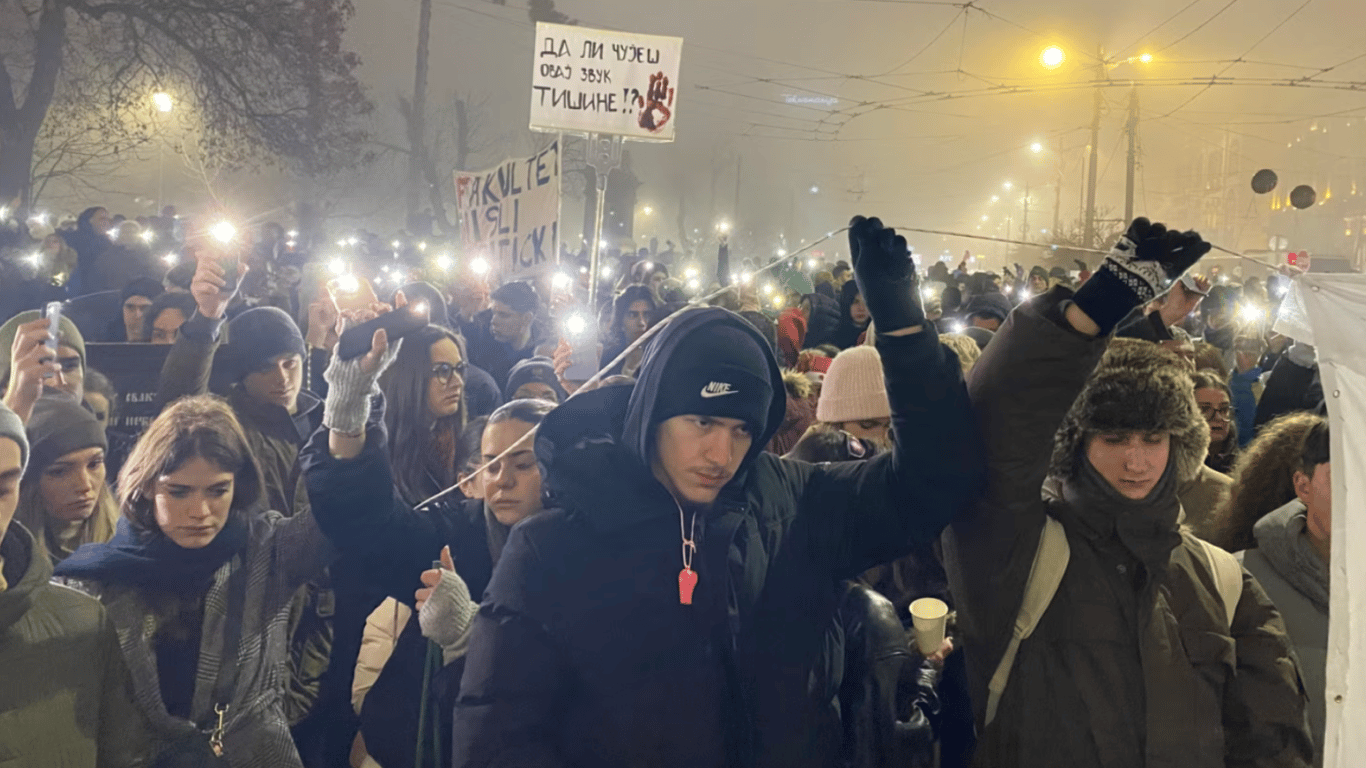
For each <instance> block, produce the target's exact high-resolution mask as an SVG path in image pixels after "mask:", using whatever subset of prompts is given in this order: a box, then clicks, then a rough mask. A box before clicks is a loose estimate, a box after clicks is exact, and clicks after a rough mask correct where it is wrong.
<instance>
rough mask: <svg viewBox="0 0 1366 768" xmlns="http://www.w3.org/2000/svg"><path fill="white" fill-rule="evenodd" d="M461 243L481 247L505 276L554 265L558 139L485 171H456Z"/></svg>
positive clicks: (537, 271) (521, 275)
mask: <svg viewBox="0 0 1366 768" xmlns="http://www.w3.org/2000/svg"><path fill="white" fill-rule="evenodd" d="M455 196H456V207H457V208H458V210H459V213H460V236H461V240H462V241H463V243H464V245H465V248H466V249H467V250H469V251H471V252H478V251H482V252H483V253H484V255H485V256H486V258H488V259H489V260H490V262H492V263H493V264H494V265H495V266H496V267H497V269H498V270H499V272H500V274H501V275H502V277H503V279H504V280H509V279H515V278H524V277H535V276H537V275H540V274H543V273H545V272H547V271H549V270H551V269H553V268H554V267H555V264H556V263H557V261H558V259H559V252H560V142H559V140H558V139H557V140H555V141H553V142H551V143H550V145H549V146H547V147H546V148H545V149H543V150H541V151H540V152H537V153H536V154H534V155H532V156H531V157H528V158H524V159H523V158H515V159H508V160H504V161H503V162H502V163H499V164H498V166H497V167H495V168H491V169H489V170H487V171H481V172H478V173H471V172H468V171H456V172H455Z"/></svg>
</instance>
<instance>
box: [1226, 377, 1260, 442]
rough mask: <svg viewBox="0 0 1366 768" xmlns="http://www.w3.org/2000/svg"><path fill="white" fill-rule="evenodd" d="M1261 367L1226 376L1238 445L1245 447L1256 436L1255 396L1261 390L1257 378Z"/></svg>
mask: <svg viewBox="0 0 1366 768" xmlns="http://www.w3.org/2000/svg"><path fill="white" fill-rule="evenodd" d="M1261 376H1262V369H1261V368H1257V367H1255V366H1254V367H1252V368H1249V369H1248V370H1246V371H1243V372H1241V373H1240V372H1238V371H1237V370H1236V369H1235V370H1234V371H1233V375H1232V376H1229V378H1228V387H1229V390H1230V391H1231V392H1233V419H1234V422H1235V423H1236V424H1237V425H1238V447H1239V448H1246V447H1247V444H1248V443H1250V442H1252V438H1254V437H1256V436H1257V396H1258V394H1260V393H1261V391H1262V385H1261V382H1260V381H1259V379H1261Z"/></svg>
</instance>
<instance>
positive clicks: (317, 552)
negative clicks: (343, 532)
mask: <svg viewBox="0 0 1366 768" xmlns="http://www.w3.org/2000/svg"><path fill="white" fill-rule="evenodd" d="M357 527H363V526H361V525H358V526H357ZM335 555H336V549H335V548H334V547H333V546H332V544H331V542H329V540H328V539H327V537H325V536H324V535H323V533H322V531H321V530H319V529H318V525H317V524H316V522H315V521H314V519H313V515H312V514H311V513H309V512H304V513H301V514H297V515H294V516H293V517H284V516H283V515H281V514H280V513H279V512H266V513H264V514H256V515H253V516H252V517H251V519H250V520H249V533H248V538H247V545H246V547H245V549H244V550H243V551H242V552H241V553H240V554H238V555H236V556H234V557H233V558H232V559H231V560H229V561H228V562H226V563H224V564H223V565H222V566H221V567H219V568H218V570H217V571H216V572H214V574H213V579H212V583H211V584H210V585H209V587H208V592H207V595H206V596H205V598H204V619H203V624H202V629H201V634H200V645H199V653H198V657H199V662H198V668H197V670H196V672H195V680H196V685H195V686H194V699H193V703H192V705H191V711H190V717H191V720H192V721H193V722H191V721H190V720H184V719H181V718H178V717H174V716H172V715H171V714H169V713H168V712H167V711H166V705H165V704H164V703H163V701H162V696H161V685H160V681H159V680H160V678H159V676H158V673H157V653H156V648H155V646H154V640H155V633H156V624H155V618H154V616H155V614H154V611H153V610H152V608H151V605H150V602H149V596H148V595H147V594H145V593H144V592H143V591H142V590H140V589H138V588H136V587H131V586H128V585H124V584H120V583H104V582H100V581H95V580H90V579H85V580H72V581H71V582H70V583H71V585H72V586H74V587H77V588H78V589H81V590H82V591H84V592H86V593H87V594H90V595H92V596H94V597H96V598H98V599H99V600H100V602H101V603H103V604H104V608H105V610H106V611H107V612H108V614H109V618H110V619H111V620H112V621H113V624H114V627H115V628H116V629H117V630H118V639H119V645H120V646H122V648H123V657H124V659H126V660H127V663H128V668H129V670H130V671H131V673H132V676H133V686H134V690H133V696H132V700H133V701H134V702H136V703H137V705H138V708H139V709H140V710H141V711H142V713H143V715H144V716H145V717H146V718H147V719H148V721H149V722H150V724H151V728H152V732H153V735H154V737H155V738H156V739H158V740H159V741H160V742H162V743H163V744H165V743H169V742H172V741H175V740H176V739H179V738H185V737H188V736H192V735H193V734H194V733H195V731H196V726H195V724H196V723H198V724H199V725H201V726H202V725H205V724H208V723H212V722H214V721H215V716H214V704H215V703H216V702H214V701H212V698H213V681H215V680H217V679H218V677H219V675H220V674H221V673H222V671H223V655H224V653H225V652H226V650H225V648H224V646H225V644H226V643H227V638H226V633H227V624H228V623H229V622H239V623H240V624H241V625H242V628H241V641H240V642H239V644H238V649H237V686H236V688H235V689H234V690H233V692H232V697H231V701H230V703H229V710H228V714H227V717H226V719H225V721H224V722H225V726H226V733H225V734H224V738H223V744H224V752H225V755H226V757H227V759H228V763H229V765H231V766H232V768H280V766H286V767H288V766H302V763H301V762H300V760H299V756H298V753H297V752H296V751H295V749H294V742H293V741H292V739H291V738H290V732H289V721H288V720H287V719H286V716H285V707H284V697H285V687H286V684H287V683H288V679H289V670H288V664H287V660H288V658H289V640H290V632H289V613H290V603H291V601H292V600H293V598H294V595H295V593H296V592H297V591H298V590H299V588H300V587H301V586H302V585H303V584H304V583H305V582H306V581H308V580H309V579H310V578H313V577H315V576H317V575H318V574H320V573H321V572H322V570H323V569H324V568H326V567H327V565H328V564H329V563H330V562H331V561H332V560H333V559H334V557H335ZM241 579H245V580H246V598H245V602H244V606H245V607H244V610H243V611H242V615H241V616H228V615H227V610H228V600H229V591H230V589H231V588H232V585H233V584H235V583H236V582H237V581H238V580H241Z"/></svg>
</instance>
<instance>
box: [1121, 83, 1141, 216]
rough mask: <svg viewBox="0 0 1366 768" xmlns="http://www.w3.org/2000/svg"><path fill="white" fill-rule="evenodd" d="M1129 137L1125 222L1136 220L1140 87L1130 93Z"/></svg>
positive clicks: (1127, 124)
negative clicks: (1135, 185)
mask: <svg viewBox="0 0 1366 768" xmlns="http://www.w3.org/2000/svg"><path fill="white" fill-rule="evenodd" d="M1124 132H1125V133H1127V134H1128V135H1129V163H1128V170H1127V172H1126V173H1125V175H1124V221H1126V222H1129V221H1133V220H1134V173H1135V171H1136V169H1137V167H1138V86H1136V85H1135V86H1134V87H1133V90H1132V91H1130V92H1129V121H1128V122H1127V123H1125V124H1124Z"/></svg>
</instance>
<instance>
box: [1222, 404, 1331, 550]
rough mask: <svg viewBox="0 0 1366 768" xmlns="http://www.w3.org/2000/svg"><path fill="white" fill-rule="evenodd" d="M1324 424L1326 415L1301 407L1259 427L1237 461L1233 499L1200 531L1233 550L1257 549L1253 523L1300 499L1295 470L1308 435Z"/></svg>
mask: <svg viewBox="0 0 1366 768" xmlns="http://www.w3.org/2000/svg"><path fill="white" fill-rule="evenodd" d="M1321 423H1323V417H1322V416H1318V415H1315V414H1312V413H1309V412H1307V411H1300V412H1296V413H1288V414H1286V415H1284V416H1282V417H1280V418H1278V419H1276V420H1275V421H1273V422H1271V423H1269V424H1267V425H1265V426H1263V427H1262V428H1261V429H1260V430H1258V432H1257V437H1256V438H1255V439H1254V440H1253V441H1252V442H1251V443H1248V446H1247V448H1244V449H1243V451H1242V453H1240V454H1239V455H1238V460H1237V461H1236V462H1234V464H1233V472H1232V477H1233V487H1232V489H1231V490H1230V492H1229V496H1228V498H1227V499H1225V500H1224V503H1223V504H1221V505H1220V506H1219V508H1218V509H1217V510H1216V511H1215V513H1214V517H1213V519H1212V520H1211V521H1210V523H1209V528H1208V530H1205V531H1201V530H1199V529H1197V530H1196V533H1197V534H1198V535H1201V537H1202V538H1204V539H1205V540H1207V541H1209V542H1210V543H1211V544H1217V545H1218V546H1220V547H1222V548H1224V549H1226V550H1228V551H1229V552H1241V551H1242V550H1245V549H1255V548H1256V546H1257V537H1256V536H1254V535H1253V533H1252V528H1253V526H1255V525H1256V524H1257V521H1258V520H1261V519H1262V518H1263V517H1265V516H1266V515H1268V514H1270V513H1272V512H1274V511H1275V510H1276V509H1278V508H1279V507H1281V506H1284V505H1285V504H1286V503H1288V502H1290V501H1291V500H1293V499H1294V498H1295V472H1296V470H1298V469H1300V468H1301V460H1300V449H1301V448H1302V447H1303V446H1304V437H1305V435H1307V434H1309V431H1310V430H1311V429H1313V428H1314V426H1315V425H1317V424H1321Z"/></svg>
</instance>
